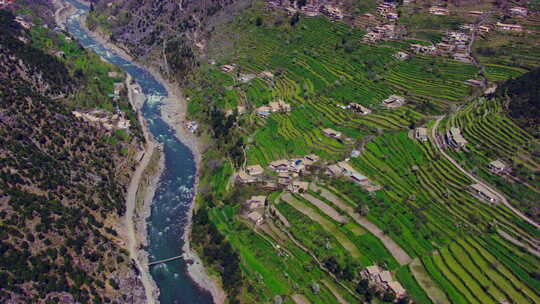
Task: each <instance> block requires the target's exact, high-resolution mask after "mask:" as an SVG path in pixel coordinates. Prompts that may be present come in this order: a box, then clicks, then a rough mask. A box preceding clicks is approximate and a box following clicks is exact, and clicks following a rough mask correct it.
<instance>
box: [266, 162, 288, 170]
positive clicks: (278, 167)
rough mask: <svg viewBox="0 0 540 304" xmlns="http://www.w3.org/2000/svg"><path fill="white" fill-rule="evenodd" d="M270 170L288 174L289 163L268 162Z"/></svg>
mask: <svg viewBox="0 0 540 304" xmlns="http://www.w3.org/2000/svg"><path fill="white" fill-rule="evenodd" d="M270 168H272V169H273V170H274V171H276V172H288V171H289V161H288V160H286V159H280V160H275V161H273V162H270Z"/></svg>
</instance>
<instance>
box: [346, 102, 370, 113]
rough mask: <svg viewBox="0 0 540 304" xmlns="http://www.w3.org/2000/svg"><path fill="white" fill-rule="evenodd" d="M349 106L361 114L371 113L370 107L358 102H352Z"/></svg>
mask: <svg viewBox="0 0 540 304" xmlns="http://www.w3.org/2000/svg"><path fill="white" fill-rule="evenodd" d="M348 108H349V109H351V110H352V111H353V112H355V113H358V114H361V115H368V114H370V113H371V110H370V109H368V108H366V107H364V106H363V105H361V104H358V103H350V104H349V106H348Z"/></svg>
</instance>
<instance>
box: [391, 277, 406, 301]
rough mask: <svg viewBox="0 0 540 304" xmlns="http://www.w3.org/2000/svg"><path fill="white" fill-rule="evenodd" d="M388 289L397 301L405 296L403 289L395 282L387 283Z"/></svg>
mask: <svg viewBox="0 0 540 304" xmlns="http://www.w3.org/2000/svg"><path fill="white" fill-rule="evenodd" d="M388 288H389V289H390V290H392V291H393V292H394V294H395V295H396V298H397V299H401V298H403V297H404V296H405V295H406V294H407V291H406V290H405V288H403V286H401V283H399V282H397V281H391V282H388Z"/></svg>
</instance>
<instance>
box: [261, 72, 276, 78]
mask: <svg viewBox="0 0 540 304" xmlns="http://www.w3.org/2000/svg"><path fill="white" fill-rule="evenodd" d="M259 77H261V78H266V79H272V78H274V74H272V73H271V72H269V71H262V72H261V73H260V74H259Z"/></svg>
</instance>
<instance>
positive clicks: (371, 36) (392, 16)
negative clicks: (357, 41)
mask: <svg viewBox="0 0 540 304" xmlns="http://www.w3.org/2000/svg"><path fill="white" fill-rule="evenodd" d="M377 12H378V13H379V15H381V16H382V17H383V18H384V19H386V20H388V21H389V23H386V24H382V25H377V26H375V27H372V28H368V29H367V30H368V32H367V34H365V35H364V37H362V41H364V42H371V43H373V42H377V41H381V40H383V41H384V40H389V39H395V38H396V36H397V33H396V24H395V22H396V21H397V20H398V18H399V15H398V12H397V10H396V4H395V3H393V2H392V3H387V2H382V3H379V5H378V6H377ZM364 17H367V18H368V19H373V15H371V14H365V15H364Z"/></svg>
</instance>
